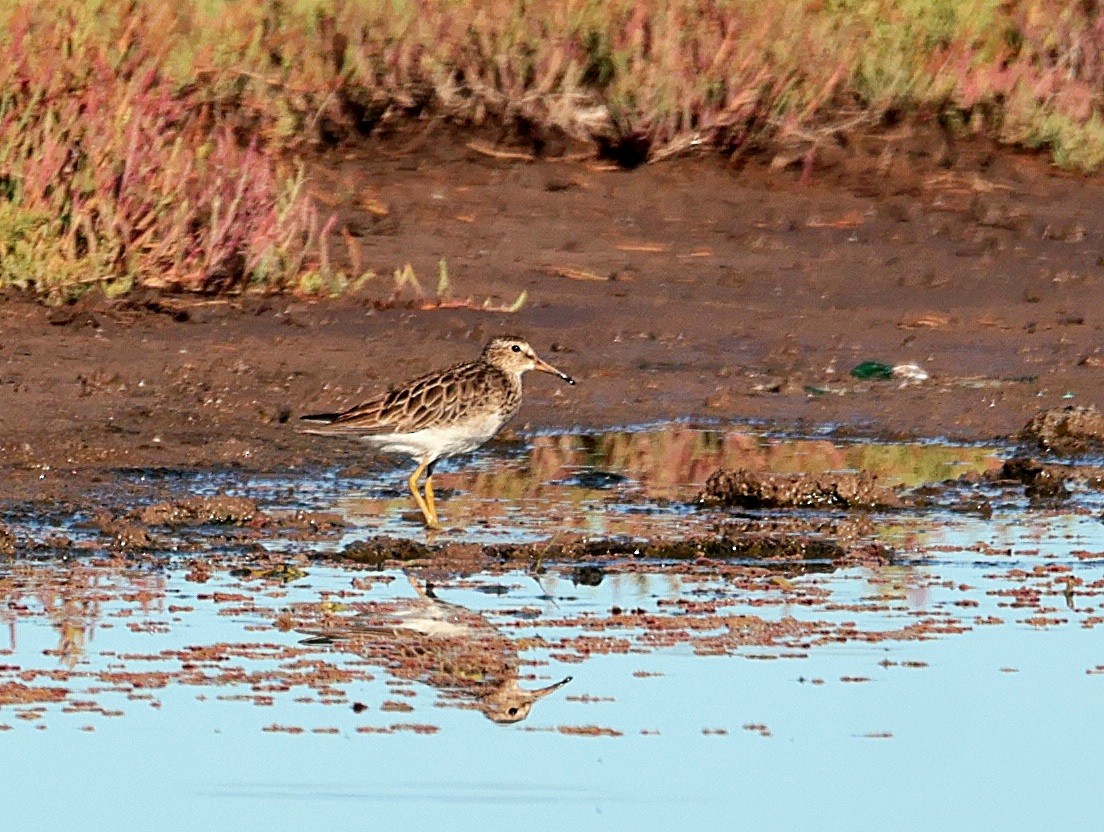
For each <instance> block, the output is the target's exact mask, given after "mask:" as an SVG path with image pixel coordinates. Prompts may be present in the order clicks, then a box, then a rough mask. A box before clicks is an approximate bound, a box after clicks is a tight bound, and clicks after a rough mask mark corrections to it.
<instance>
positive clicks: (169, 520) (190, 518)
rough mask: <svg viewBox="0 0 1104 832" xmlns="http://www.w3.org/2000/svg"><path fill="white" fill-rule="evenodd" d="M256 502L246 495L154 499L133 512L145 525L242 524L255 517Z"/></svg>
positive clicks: (256, 511) (257, 512) (256, 512)
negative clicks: (157, 501) (168, 500)
mask: <svg viewBox="0 0 1104 832" xmlns="http://www.w3.org/2000/svg"><path fill="white" fill-rule="evenodd" d="M259 514H260V512H259V511H258V510H257V504H256V503H255V502H253V501H252V500H250V499H248V498H246V497H229V496H227V495H225V494H218V495H216V496H214V497H189V498H188V499H185V500H178V501H174V502H167V503H156V504H154V505H152V506H146V507H145V508H143V509H140V510H139V511H137V512H136V517H137V519H138V520H139V521H140V522H142V523H145V524H146V525H148V526H204V525H223V526H227V525H242V524H244V523H248V522H250V521H251V520H253V519H254V518H255V517H257V516H258V515H259Z"/></svg>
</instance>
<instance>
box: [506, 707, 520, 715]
mask: <svg viewBox="0 0 1104 832" xmlns="http://www.w3.org/2000/svg"><path fill="white" fill-rule="evenodd" d="M517 712H518V709H517V708H510V710H509V711H508V713H509V714H510V716H517Z"/></svg>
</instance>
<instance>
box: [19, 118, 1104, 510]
mask: <svg viewBox="0 0 1104 832" xmlns="http://www.w3.org/2000/svg"><path fill="white" fill-rule="evenodd" d="M941 147H942V139H941V138H940V137H939V136H925V135H923V134H922V133H918V132H911V131H909V132H904V133H901V134H900V135H891V136H885V135H883V136H880V137H877V138H874V137H871V138H870V139H869V140H866V139H860V140H857V141H856V142H854V143H853V144H852V146H851V147H850V148H849V149H848V151H847V153H846V154H842V155H841V157H840V158H838V159H834V160H833V161H832V162H831V163H830V164H825V166H824V167H818V168H817V169H816V170H815V171H811V172H805V174H802V172H800V171H790V170H786V169H782V170H778V169H771V168H770V167H769V165H767V164H765V163H763V164H760V163H759V162H758V161H756V160H755V159H754V158H751V159H747V160H744V162H743V163H742V164H741V166H739V167H732V166H729V165H726V164H725V163H724V162H723V161H720V160H718V159H716V158H689V159H680V160H672V161H670V162H667V163H663V164H657V165H650V166H645V167H643V168H640V169H637V170H634V171H623V170H616V169H610V168H608V167H605V166H603V165H601V164H598V163H596V162H594V161H593V160H587V159H538V160H533V161H529V162H522V161H510V160H504V159H495V158H490V157H487V156H485V155H483V154H480V153H477V152H474V151H473V150H472V149H471V148H470V147H469V146H468V145H467V140H466V139H465V138H463V137H459V138H456V137H450V136H447V135H440V136H438V137H437V138H436V140H435V141H432V142H428V143H426V142H424V141H420V142H418V143H417V144H416V145H412V146H409V147H404V146H402V145H398V144H391V145H389V144H387V143H386V142H384V143H381V144H376V143H371V142H369V143H365V144H363V145H360V146H355V147H347V148H343V149H341V150H339V151H334V152H333V153H331V154H330V155H327V156H325V157H321V158H317V159H314V160H312V163H311V165H310V169H309V187H310V188H312V189H313V190H314V192H315V193H316V194H317V195H318V197H319V199H320V200H321V201H322V203H323V205H325V206H326V208H327V210H329V211H331V212H332V214H333V216H334V217H335V225H334V228H335V229H337V230H338V231H339V232H340V234H339V235H338V237H337V238H335V240H338V239H339V240H340V242H336V241H335V243H334V245H333V246H332V249H331V251H330V252H329V256H330V261H331V264H332V266H333V268H334V269H336V270H342V271H344V272H345V273H346V274H348V275H356V274H365V275H367V274H369V273H370V274H374V275H375V276H374V277H370V278H367V279H365V280H364V281H361V282H360V284H359V288H357V289H355V290H351V291H349V292H347V293H346V294H344V295H343V296H341V297H339V298H330V297H327V296H325V293H323V295H321V296H319V295H310V296H308V295H302V296H273V297H265V296H257V295H243V296H236V297H223V298H207V297H196V296H175V297H174V296H157V295H148V296H145V295H133V296H128V297H125V298H122V299H116V300H107V299H103V298H96V297H93V296H89V297H87V298H86V299H84V300H83V301H81V302H80V303H79V304H77V305H76V306H73V307H65V308H63V309H48V308H44V307H41V306H38V305H35V304H32V303H27V302H24V301H22V300H20V299H18V298H16V297H9V298H6V299H5V302H4V303H3V304H2V305H0V466H2V473H3V476H4V481H5V485H6V494H7V496H8V497H9V498H12V499H19V498H22V497H27V498H60V499H64V498H66V497H67V496H68V495H71V494H74V493H76V494H79V493H81V492H83V491H87V490H89V489H90V488H93V487H94V486H95V483H96V480H97V478H101V479H102V478H104V477H107V478H110V477H112V476H113V473H112V472H114V471H119V470H127V469H131V470H136V469H147V470H156V469H158V468H162V469H166V470H213V469H218V470H225V469H228V468H233V469H234V470H237V471H240V472H242V474H243V475H246V474H248V473H250V472H258V471H261V472H289V471H294V470H301V469H302V468H303V466H308V467H309V466H311V465H319V466H321V465H331V464H332V465H336V466H339V467H344V468H347V469H357V468H363V467H364V466H373V465H375V464H376V463H375V461H374V460H372V459H370V458H368V457H366V455H365V453H364V451H363V449H362V448H361V447H360V446H358V445H356V444H355V443H349V444H347V445H346V444H343V443H329V442H321V441H318V440H317V439H314V438H311V437H307V436H302V435H300V434H299V433H298V432H297V430H296V429H295V423H296V417H297V416H298V415H301V414H303V413H306V412H311V411H317V410H326V411H330V410H338V409H341V408H344V407H348V406H351V405H354V404H356V403H358V402H359V401H363V400H364V399H366V398H368V397H369V396H371V395H372V394H374V393H377V392H379V391H381V390H384V389H386V388H387V387H388V386H389V385H392V384H395V383H399V382H401V381H403V380H405V379H407V378H410V377H413V376H415V375H417V374H419V373H422V372H424V371H427V370H430V369H433V368H437V367H441V366H444V365H447V364H450V363H452V362H455V361H459V360H465V359H470V358H472V357H473V356H475V355H476V354H477V353H478V351H479V349H480V348H481V347H482V345H483V343H485V341H486V340H487V338H488V337H489V336H490V335H493V334H497V333H503V332H516V333H520V334H522V335H525V336H526V337H527V338H528V339H529V340H530V341H531V343H533V344H534V346H535V347H536V348H537V349H538V351H539V352H541V353H542V354H546V355H548V356H549V357H550V359H551V360H553V361H554V363H556V364H557V365H563V366H564V367H565V368H566V370H567V371H569V372H571V373H572V374H573V375H574V376H576V377H577V378H578V379H579V384H578V386H576V387H573V388H571V389H570V390H563V389H559V388H557V387H556V385H554V384H549V383H542V382H545V381H546V380H544V379H530V380H528V382H527V385H526V388H527V389H526V401H525V404H524V406H523V409H522V412H521V413H520V414H519V417H518V418H517V419H516V420H515V422H514V424H513V425H512V429H514V430H516V431H519V432H522V433H524V432H525V431H526V430H533V429H539V430H567V429H570V430H576V431H579V430H584V431H585V430H594V429H606V428H609V427H611V426H619V425H621V426H626V425H640V424H647V423H655V422H662V421H669V420H672V419H697V420H703V421H711V422H713V423H715V424H722V425H725V424H760V425H764V424H765V425H771V426H774V427H776V428H779V429H787V430H796V431H801V430H805V431H808V430H810V429H813V428H816V429H819V428H821V427H823V426H836V427H837V429H838V430H839V431H842V432H850V433H851V434H853V435H857V436H864V437H871V438H882V439H887V438H894V437H896V438H934V437H947V438H951V439H955V440H965V441H974V442H976V441H987V440H992V439H999V440H1002V441H1004V440H1008V439H1011V438H1013V437H1015V436H1017V435H1018V434H1019V432H1020V431H1021V429H1022V428H1023V427H1024V425H1025V424H1027V423H1028V421H1029V420H1031V419H1032V418H1033V417H1034V416H1035V415H1036V414H1037V413H1039V412H1040V411H1046V410H1053V409H1054V408H1061V407H1064V406H1066V405H1071V404H1072V405H1074V406H1076V407H1079V408H1090V407H1091V406H1092V405H1093V404H1094V403H1096V402H1099V401H1101V400H1102V399H1104V374H1101V372H1100V366H1101V364H1102V363H1104V362H1102V360H1101V359H1100V351H1101V349H1104V347H1102V346H1101V343H1100V332H1101V325H1102V323H1104V293H1102V292H1099V291H1096V288H1098V284H1099V283H1100V282H1101V281H1102V280H1104V273H1102V272H1101V269H1100V265H1099V258H1100V250H1101V244H1102V242H1104V239H1102V236H1101V235H1102V233H1104V232H1101V231H1100V229H1099V228H1098V225H1099V223H1098V222H1097V218H1098V217H1099V216H1101V215H1102V214H1104V196H1102V194H1104V191H1102V190H1101V189H1100V188H1099V187H1098V180H1097V179H1095V178H1085V177H1075V176H1069V175H1065V174H1060V173H1057V172H1055V171H1054V170H1053V169H1051V168H1050V167H1049V166H1048V165H1047V164H1046V163H1045V161H1044V160H1042V159H1041V158H1039V157H1036V156H1032V155H1029V154H1018V153H1012V152H1008V151H1004V150H998V149H994V148H992V147H989V146H987V145H984V144H964V145H962V146H960V147H958V148H957V149H956V153H955V154H954V156H953V158H947V157H946V154H945V153H943V152H942V150H941ZM561 185H563V187H561ZM1000 217H1015V218H1016V219H1015V221H1014V222H1012V221H1007V222H1006V221H1001V220H1000V219H999V218H1000ZM381 218H383V219H384V220H385V221H381ZM995 218H996V219H995ZM342 229H343V230H342ZM442 261H443V262H444V263H445V264H446V265H447V274H448V282H447V285H443V286H442V288H440V289H439V288H438V287H439V285H441V283H440V279H439V277H440V269H441V262H442ZM407 264H409V265H410V267H411V269H410V270H406V269H405V266H406V265H407ZM396 274H399V275H400V276H401V280H397V279H396ZM411 275H413V276H414V279H411V277H410V276H411ZM523 293H524V303H522V304H521V305H520V308H518V309H517V310H516V311H513V312H509V311H501V310H503V309H507V308H510V307H512V306H514V302H515V301H516V300H517V299H518V298H519V297H522V294H523ZM873 364H877V365H878V366H886V367H890V368H894V367H900V368H906V367H913V369H911V370H909V372H908V373H906V374H905V375H902V376H896V375H894V374H893V372H890V373H889V374H888V377H885V378H882V377H878V376H873V377H867V378H856V377H854V376H852V374H851V371H852V370H853V369H855V368H858V367H862V366H872V365H873ZM1078 413H1082V414H1083V416H1077V417H1076V418H1074V416H1073V415H1072V414H1071V415H1067V416H1065V417H1063V418H1061V419H1060V420H1059V421H1057V422H1055V423H1054V425H1053V426H1051V427H1047V425H1040V430H1042V432H1043V433H1042V434H1040V435H1041V436H1042V437H1043V438H1042V440H1041V441H1043V442H1044V444H1047V446H1048V447H1051V446H1052V445H1053V444H1054V443H1053V442H1052V441H1051V439H1047V438H1046V437H1048V436H1049V437H1051V438H1052V439H1053V438H1054V436H1055V435H1057V434H1062V437H1063V441H1064V437H1065V435H1066V433H1071V432H1072V433H1076V430H1075V425H1074V422H1076V423H1077V424H1081V425H1083V424H1085V423H1086V422H1087V421H1088V422H1091V421H1092V418H1097V419H1098V417H1091V411H1078ZM1094 425H1095V426H1092V427H1091V430H1094V431H1097V432H1099V424H1098V422H1097V423H1094ZM1063 426H1064V427H1063ZM507 438H508V437H507Z"/></svg>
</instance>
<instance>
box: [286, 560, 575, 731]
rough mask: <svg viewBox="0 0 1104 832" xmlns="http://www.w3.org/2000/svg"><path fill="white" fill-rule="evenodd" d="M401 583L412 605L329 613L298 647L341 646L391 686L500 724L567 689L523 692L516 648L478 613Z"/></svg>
mask: <svg viewBox="0 0 1104 832" xmlns="http://www.w3.org/2000/svg"><path fill="white" fill-rule="evenodd" d="M407 580H409V581H410V586H411V587H413V589H414V591H415V592H416V593H417V597H416V598H413V599H410V598H406V599H403V598H395V599H394V600H392V601H386V602H374V601H370V602H367V603H366V604H364V605H363V606H362V607H361V611H359V612H357V613H356V614H354V615H351V616H347V617H346V616H333V615H332V614H330V613H327V614H326V616H325V618H326V621H325V626H324V627H322V628H320V629H302V630H300V632H301V633H302V634H303V635H305V636H309V638H306V639H304V640H303V643H304V644H334V643H337V644H344V645H345V649H349V650H352V651H353V652H355V653H359V654H360V655H361V656H363V657H364V658H365V659H368V660H369V661H371V662H373V663H378V664H380V665H382V666H383V667H386V668H387V671H388V673H391V674H393V675H394V676H395V677H396V678H399V679H410V680H418V681H422V682H428V683H429V684H430V685H432V686H433V687H435V688H438V689H439V690H441V691H442V692H444V693H446V695H447V696H448V698H449V699H451V700H454V701H458V702H459V703H461V705H467V704H470V705H474V706H475V707H476V708H478V709H479V710H480V711H482V712H483V714H484V716H486V717H487V718H488V719H490V720H492V721H494V722H498V723H501V724H510V723H514V722H520V721H521V720H523V719H525V718H526V717H527V716H529V712H530V710H532V708H533V705H534V704H536V703H537V702H538V701H540V700H541V699H543V698H544V697H546V696H548V694H550V693H552V692H553V691H556V690H559V689H560V688H562V687H563V686H564V685H566V684H567V683H568V682H570V681H571V677H570V676H568V677H567V678H566V679H561V680H560V681H558V682H553V683H552V684H550V685H545V686H544V687H540V688H535V689H534V688H525V687H522V686H521V674H522V670H521V666H522V662H521V660H520V658H519V657H518V642H516V641H514V640H513V639H511V638H509V637H508V636H506V635H504V634H503V633H500V632H499V631H498V630H497V629H495V627H494V626H493V625H492V624H491V623H490V622H489V621H488V620H487V619H486V617H485V616H483V615H482V614H481V613H478V612H475V611H474V610H469V609H467V608H465V607H462V606H460V605H458V604H450V603H448V602H447V601H442V600H441V599H440V598H438V597H437V596H436V594H434V592H433V589H432V587H429V586H426V587H422V586H421V584H420V583H419V582H418V581H417V580H416V579H415V578H414V577H413V576H409V575H408V576H407ZM364 607H366V608H367V609H365V608H364Z"/></svg>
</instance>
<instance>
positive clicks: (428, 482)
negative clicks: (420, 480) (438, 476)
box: [425, 474, 440, 527]
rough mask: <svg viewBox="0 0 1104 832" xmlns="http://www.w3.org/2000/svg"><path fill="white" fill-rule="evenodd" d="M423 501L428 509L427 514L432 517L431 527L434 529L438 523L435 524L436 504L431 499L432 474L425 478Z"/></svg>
mask: <svg viewBox="0 0 1104 832" xmlns="http://www.w3.org/2000/svg"><path fill="white" fill-rule="evenodd" d="M425 501H426V507H427V508H428V509H429V513H430V514H431V515H432V517H433V520H432V525H433V526H435V527H436V526H439V525H440V523H438V522H437V503H436V502H435V501H434V499H433V474H430V475H429V476H428V477H426V481H425Z"/></svg>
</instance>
